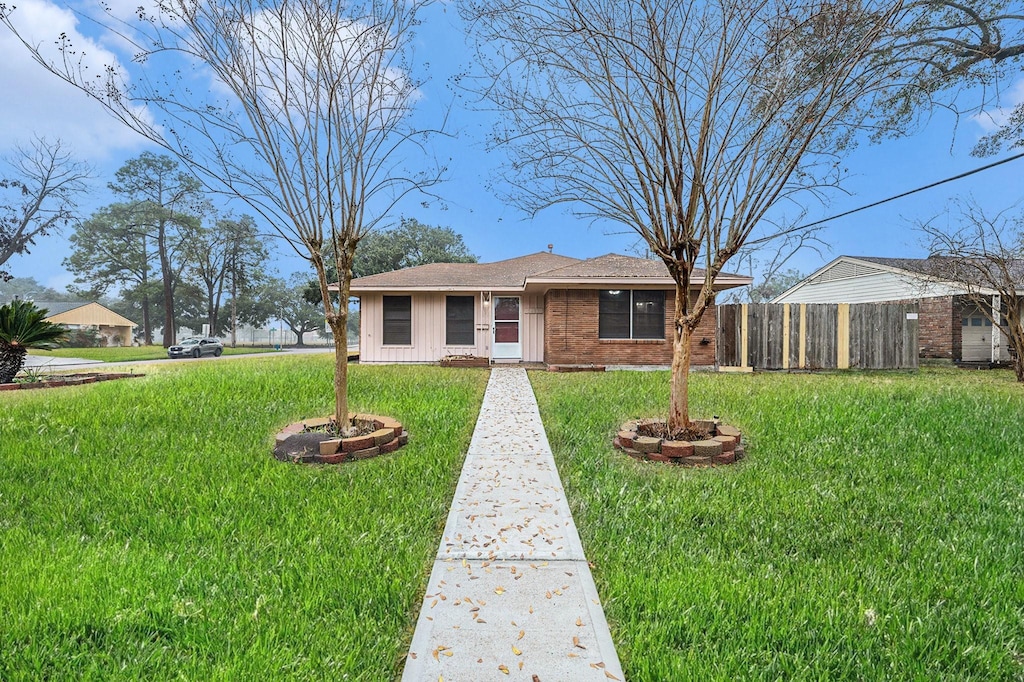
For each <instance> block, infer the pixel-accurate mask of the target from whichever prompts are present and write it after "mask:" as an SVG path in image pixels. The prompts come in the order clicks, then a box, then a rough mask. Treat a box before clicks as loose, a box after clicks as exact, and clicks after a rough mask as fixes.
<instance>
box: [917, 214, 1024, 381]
mask: <svg viewBox="0 0 1024 682" xmlns="http://www.w3.org/2000/svg"><path fill="white" fill-rule="evenodd" d="M917 229H918V230H919V232H920V233H921V235H922V236H923V241H924V244H925V246H927V248H928V251H929V254H930V255H929V258H928V260H927V264H926V266H925V273H926V274H927V275H929V276H930V277H932V278H934V279H937V280H939V281H945V282H955V283H956V284H958V285H960V286H961V287H962V288H963V290H964V291H966V292H967V298H968V299H969V300H970V301H971V303H973V304H974V305H975V306H977V308H978V310H979V311H980V312H981V314H982V315H984V316H985V317H986V318H988V320H989V321H990V322H991V323H992V326H993V328H994V329H998V330H999V332H1000V333H1001V334H1002V335H1003V336H1005V337H1006V339H1007V342H1008V344H1009V347H1010V349H1011V350H1012V351H1013V371H1014V374H1015V375H1016V377H1017V381H1018V382H1024V358H1022V354H1024V216H1021V215H1010V214H1009V213H1008V212H1007V211H1002V212H998V213H993V212H991V211H989V212H986V211H985V210H983V209H982V208H981V207H980V206H979V205H978V204H977V202H975V201H973V200H957V201H954V202H953V205H952V207H951V210H950V211H949V212H947V213H945V214H943V215H941V216H939V217H936V218H933V219H931V220H928V221H924V222H920V223H918V224H917Z"/></svg>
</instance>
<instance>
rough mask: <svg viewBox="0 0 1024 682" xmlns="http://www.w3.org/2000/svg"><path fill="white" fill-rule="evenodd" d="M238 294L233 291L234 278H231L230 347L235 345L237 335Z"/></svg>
mask: <svg viewBox="0 0 1024 682" xmlns="http://www.w3.org/2000/svg"><path fill="white" fill-rule="evenodd" d="M237 296H238V294H237V293H236V291H235V281H234V278H232V280H231V347H232V348H234V347H235V340H236V337H237V335H238V301H237V300H236V297H237Z"/></svg>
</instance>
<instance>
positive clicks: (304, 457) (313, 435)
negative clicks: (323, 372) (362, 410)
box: [274, 412, 409, 464]
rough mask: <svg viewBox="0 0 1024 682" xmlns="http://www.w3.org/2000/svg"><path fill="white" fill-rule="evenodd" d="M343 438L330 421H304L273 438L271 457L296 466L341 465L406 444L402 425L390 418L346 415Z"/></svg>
mask: <svg viewBox="0 0 1024 682" xmlns="http://www.w3.org/2000/svg"><path fill="white" fill-rule="evenodd" d="M348 420H349V424H348V427H349V428H350V429H351V430H353V431H354V433H351V434H350V435H347V436H343V435H342V434H341V433H339V431H338V429H337V425H336V423H335V421H334V418H333V417H323V418H317V419H306V420H304V421H300V422H295V423H294V424H289V425H288V426H286V427H284V428H283V429H281V430H280V431H279V432H278V433H277V435H276V436H275V437H274V457H275V458H277V459H279V460H281V461H282V462H294V463H296V464H341V463H342V462H352V461H355V460H358V459H369V458H370V457H376V456H377V455H386V454H388V453H389V452H394V451H395V450H397V449H398V448H400V447H402V446H403V445H405V444H406V443H408V442H409V433H408V432H407V431H405V429H404V428H403V426H402V422H400V421H398V420H396V419H392V418H391V417H381V416H378V415H375V414H357V413H354V412H350V413H349V415H348Z"/></svg>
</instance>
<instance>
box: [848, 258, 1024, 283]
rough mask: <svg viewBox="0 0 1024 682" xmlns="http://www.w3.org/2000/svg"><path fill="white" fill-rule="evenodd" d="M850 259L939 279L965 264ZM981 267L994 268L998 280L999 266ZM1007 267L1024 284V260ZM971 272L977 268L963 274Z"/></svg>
mask: <svg viewBox="0 0 1024 682" xmlns="http://www.w3.org/2000/svg"><path fill="white" fill-rule="evenodd" d="M849 258H854V259H856V260H862V261H866V262H868V263H875V264H877V265H884V266H886V267H890V268H899V269H900V270H907V271H908V272H917V273H920V274H922V275H928V276H930V277H935V278H938V279H949V278H950V274H951V273H955V272H956V271H955V269H954V266H955V265H956V264H957V263H961V262H965V261H964V260H963V259H959V258H953V257H951V256H929V257H928V258H878V257H876V256H849ZM979 265H982V266H984V265H988V267H990V268H992V269H991V270H989V272H990V273H991V274H993V275H995V276H996V277H997V278H998V275H999V273H998V267H999V266H998V265H997V264H996V263H995V262H990V263H979ZM1007 265H1008V267H1009V272H1010V274H1011V276H1012V277H1013V280H1014V282H1024V260H1009V261H1007ZM971 270H974V273H975V274H976V273H977V272H978V270H977V266H972V268H971V269H970V270H967V271H966V272H965V273H963V274H971Z"/></svg>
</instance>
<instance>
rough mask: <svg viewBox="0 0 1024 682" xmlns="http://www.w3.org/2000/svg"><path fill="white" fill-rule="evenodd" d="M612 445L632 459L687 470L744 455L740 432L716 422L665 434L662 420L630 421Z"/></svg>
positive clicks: (711, 421)
mask: <svg viewBox="0 0 1024 682" xmlns="http://www.w3.org/2000/svg"><path fill="white" fill-rule="evenodd" d="M613 444H614V445H615V447H616V448H618V449H619V450H622V451H624V452H625V453H626V454H628V455H629V456H630V457H632V458H634V459H638V460H641V461H647V462H665V463H669V464H678V465H681V466H690V467H695V466H714V465H721V464H732V463H734V462H736V461H739V460H740V459H743V457H744V456H745V455H746V450H745V448H744V445H743V443H742V434H741V433H740V430H739V429H737V428H736V427H734V426H729V425H727V424H720V423H718V421H717V420H698V421H694V422H693V423H692V424H691V426H690V428H688V429H682V430H679V431H676V432H669V429H668V425H667V424H666V423H665V421H664V420H661V419H634V420H632V421H628V422H626V423H625V424H623V425H622V428H621V429H619V432H618V433H617V434H616V435H615V438H614V439H613Z"/></svg>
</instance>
